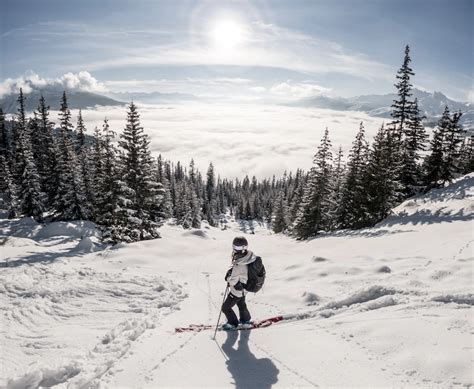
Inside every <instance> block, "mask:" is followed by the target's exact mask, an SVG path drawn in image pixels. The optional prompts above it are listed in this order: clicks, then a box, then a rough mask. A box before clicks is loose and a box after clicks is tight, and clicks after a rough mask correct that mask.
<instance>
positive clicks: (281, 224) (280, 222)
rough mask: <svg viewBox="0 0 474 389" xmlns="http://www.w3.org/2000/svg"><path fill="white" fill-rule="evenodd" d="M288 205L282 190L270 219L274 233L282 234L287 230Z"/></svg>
mask: <svg viewBox="0 0 474 389" xmlns="http://www.w3.org/2000/svg"><path fill="white" fill-rule="evenodd" d="M288 226H289V218H288V204H287V199H286V196H285V192H284V191H283V190H282V191H280V194H279V195H278V197H277V200H276V204H275V207H274V212H273V218H272V229H273V232H275V233H277V234H278V233H280V232H284V231H286V230H287V229H288Z"/></svg>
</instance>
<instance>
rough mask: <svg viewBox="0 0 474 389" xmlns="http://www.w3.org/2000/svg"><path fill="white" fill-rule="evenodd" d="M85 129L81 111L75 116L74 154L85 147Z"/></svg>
mask: <svg viewBox="0 0 474 389" xmlns="http://www.w3.org/2000/svg"><path fill="white" fill-rule="evenodd" d="M86 131H87V130H86V127H85V125H84V119H83V118H82V110H81V109H80V110H79V113H78V114H77V125H76V142H75V143H76V153H77V154H79V152H80V151H81V150H82V149H83V148H84V147H85V145H86Z"/></svg>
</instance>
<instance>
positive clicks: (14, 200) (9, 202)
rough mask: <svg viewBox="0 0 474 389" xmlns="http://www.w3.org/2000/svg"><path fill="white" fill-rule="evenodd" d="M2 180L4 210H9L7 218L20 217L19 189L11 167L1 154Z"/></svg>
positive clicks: (0, 178) (0, 174)
mask: <svg viewBox="0 0 474 389" xmlns="http://www.w3.org/2000/svg"><path fill="white" fill-rule="evenodd" d="M0 180H1V182H2V185H3V189H2V192H3V202H4V208H5V209H7V210H8V214H7V217H8V218H9V219H13V218H16V217H18V216H19V201H18V196H17V192H18V189H17V187H16V185H15V182H14V181H13V177H12V175H11V173H10V165H9V163H8V162H7V159H6V158H5V156H4V155H3V154H0Z"/></svg>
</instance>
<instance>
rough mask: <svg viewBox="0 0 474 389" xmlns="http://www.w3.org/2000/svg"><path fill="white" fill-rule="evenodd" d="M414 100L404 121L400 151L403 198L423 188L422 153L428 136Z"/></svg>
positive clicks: (422, 117)
mask: <svg viewBox="0 0 474 389" xmlns="http://www.w3.org/2000/svg"><path fill="white" fill-rule="evenodd" d="M424 118H425V117H424V116H422V115H421V113H420V109H419V107H418V100H417V99H415V101H414V103H413V105H412V109H411V114H410V116H409V117H408V118H407V121H406V129H405V137H404V140H403V148H402V150H401V182H402V184H403V186H404V194H405V197H409V196H412V195H414V194H416V193H418V192H420V191H421V189H422V187H423V171H422V166H421V162H420V161H421V158H422V153H423V152H424V151H425V150H426V143H427V140H428V135H427V133H426V131H425V128H424V126H423V119H424Z"/></svg>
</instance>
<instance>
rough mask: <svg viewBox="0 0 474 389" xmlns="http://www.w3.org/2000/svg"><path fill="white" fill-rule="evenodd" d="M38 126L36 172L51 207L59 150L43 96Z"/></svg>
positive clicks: (58, 180)
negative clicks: (38, 151)
mask: <svg viewBox="0 0 474 389" xmlns="http://www.w3.org/2000/svg"><path fill="white" fill-rule="evenodd" d="M37 112H38V113H37V126H38V129H37V131H38V149H39V150H40V153H39V154H38V157H37V160H38V172H39V174H40V176H41V186H42V188H43V191H44V192H45V193H46V195H47V198H48V204H49V205H52V204H53V202H54V199H55V197H56V195H57V189H58V186H59V182H60V177H59V172H58V168H57V163H58V162H57V156H58V154H59V150H58V149H57V146H56V141H55V139H54V135H53V126H54V123H53V122H51V121H50V119H49V106H48V105H47V104H46V100H45V98H44V97H43V96H41V97H40V100H39V105H38V110H37Z"/></svg>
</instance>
